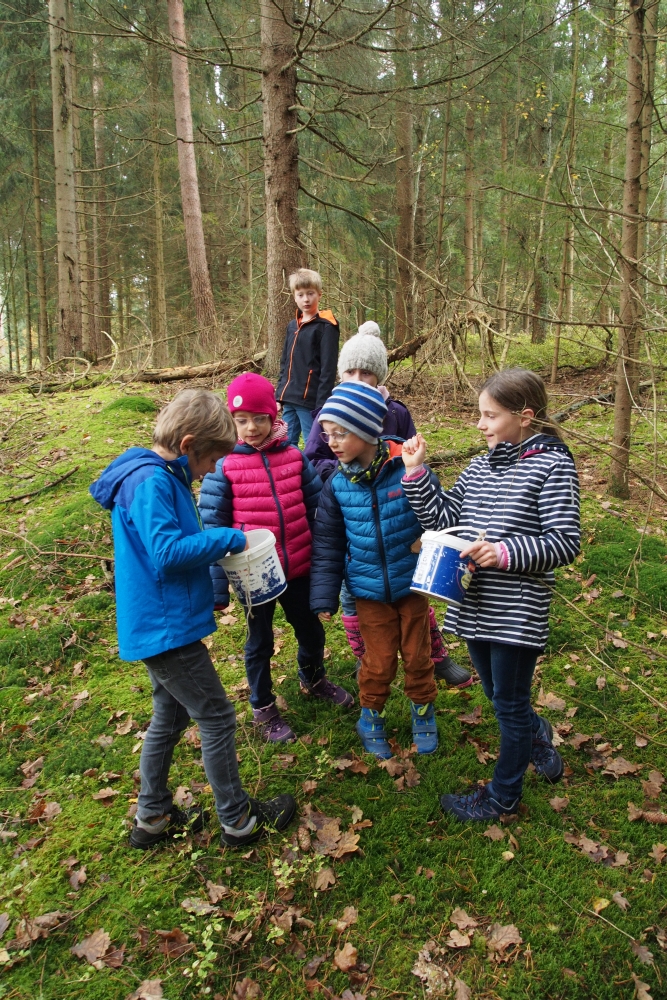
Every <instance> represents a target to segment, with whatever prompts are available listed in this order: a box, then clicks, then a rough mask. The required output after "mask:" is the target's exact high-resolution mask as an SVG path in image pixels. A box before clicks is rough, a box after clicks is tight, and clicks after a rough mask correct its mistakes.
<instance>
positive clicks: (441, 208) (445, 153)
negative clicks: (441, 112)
mask: <svg viewBox="0 0 667 1000" xmlns="http://www.w3.org/2000/svg"><path fill="white" fill-rule="evenodd" d="M452 66H453V60H452V59H451V57H450V60H449V71H448V74H447V76H448V80H447V96H446V98H445V128H444V132H443V135H442V172H441V174H440V197H439V199H438V233H437V236H436V255H435V276H436V278H438V279H440V267H441V262H442V234H443V230H444V223H445V200H446V197H447V160H448V158H449V131H450V128H451V124H452V80H451V76H452Z"/></svg>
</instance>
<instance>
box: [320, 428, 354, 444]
mask: <svg viewBox="0 0 667 1000" xmlns="http://www.w3.org/2000/svg"><path fill="white" fill-rule="evenodd" d="M349 433H350V432H349V431H334V432H333V434H327V432H326V431H322V433H321V434H320V437H321V439H322V440H323V441H324V443H325V444H331V443H332V441H344V440H345V438H346V437H347V435H348V434H349Z"/></svg>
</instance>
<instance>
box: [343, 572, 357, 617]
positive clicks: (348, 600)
mask: <svg viewBox="0 0 667 1000" xmlns="http://www.w3.org/2000/svg"><path fill="white" fill-rule="evenodd" d="M340 606H341V610H342V612H343V614H344V615H356V613H357V599H356V597H353V596H352V594H351V593H350V591H349V590H348V589H347V584H346V583H345V580H343V585H342V587H341V588H340Z"/></svg>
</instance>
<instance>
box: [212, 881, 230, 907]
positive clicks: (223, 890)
mask: <svg viewBox="0 0 667 1000" xmlns="http://www.w3.org/2000/svg"><path fill="white" fill-rule="evenodd" d="M206 891H207V892H208V898H209V899H210V901H211V902H212V903H214V904H215V903H219V902H220V900H221V899H224V898H225V896H231V894H232V891H231V889H228V888H227V886H226V885H218V884H217V883H215V882H211V880H210V879H209V880H208V881H207V883H206Z"/></svg>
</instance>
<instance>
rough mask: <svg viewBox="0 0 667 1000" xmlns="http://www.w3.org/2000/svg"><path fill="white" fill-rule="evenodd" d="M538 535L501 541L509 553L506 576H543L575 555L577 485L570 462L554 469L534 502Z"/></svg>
mask: <svg viewBox="0 0 667 1000" xmlns="http://www.w3.org/2000/svg"><path fill="white" fill-rule="evenodd" d="M537 508H538V515H539V519H540V525H541V532H540V534H539V535H510V536H508V537H505V536H504V537H503V538H502V541H503V543H504V544H505V545H506V547H507V549H508V552H509V566H508V570H509V572H510V573H543V572H546V571H548V570H552V569H554V567H556V566H566V565H567V564H568V563H571V562H572V560H573V559H574V558H575V556H577V555H578V554H579V544H580V541H581V529H580V524H579V483H578V480H577V473H576V471H575V468H574V465H573V464H572V462H570V461H569V460H568V461H565V462H559V463H558V464H556V465H554V467H553V468H552V470H551V472H550V473H549V475H548V476H547V478H546V479H545V481H544V484H543V486H542V489H541V490H540V495H539V498H538V501H537Z"/></svg>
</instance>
